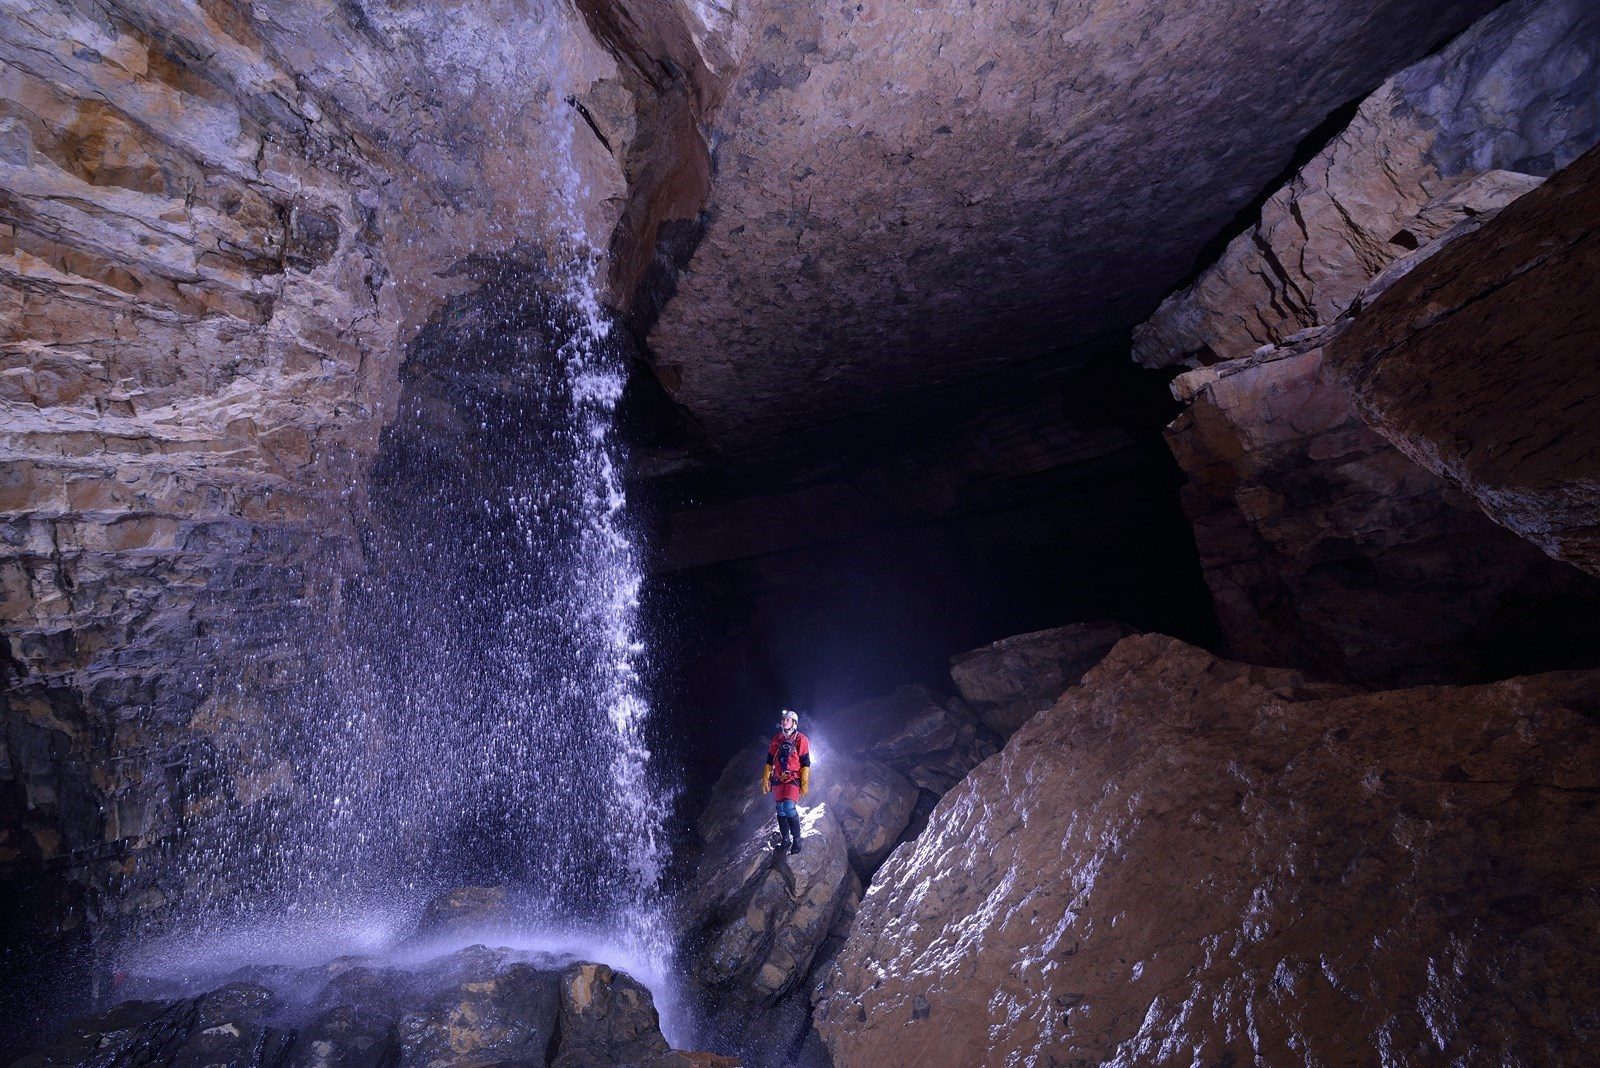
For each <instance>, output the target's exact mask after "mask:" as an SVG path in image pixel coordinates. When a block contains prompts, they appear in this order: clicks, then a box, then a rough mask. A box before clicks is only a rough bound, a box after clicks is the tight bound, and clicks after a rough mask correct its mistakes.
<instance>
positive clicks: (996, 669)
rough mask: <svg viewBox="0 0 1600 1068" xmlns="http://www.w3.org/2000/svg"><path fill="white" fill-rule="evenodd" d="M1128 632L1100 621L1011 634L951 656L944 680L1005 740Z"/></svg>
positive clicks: (1131, 632)
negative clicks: (947, 673)
mask: <svg viewBox="0 0 1600 1068" xmlns="http://www.w3.org/2000/svg"><path fill="white" fill-rule="evenodd" d="M1133 633H1134V630H1133V628H1132V627H1130V626H1127V625H1126V624H1123V623H1116V622H1112V621H1109V620H1106V621H1100V622H1095V623H1072V624H1069V625H1068V626H1065V627H1055V628H1053V629H1051V630H1038V631H1034V632H1033V633H1031V634H1017V635H1013V636H1012V637H1010V638H1002V639H1001V640H1000V641H997V642H995V643H993V644H992V645H986V646H984V647H983V648H981V649H973V650H971V651H970V652H965V653H961V654H960V655H958V656H956V657H954V658H952V659H951V661H950V677H951V678H952V679H953V680H955V684H956V689H957V690H959V691H960V692H961V696H962V697H964V698H965V699H966V701H967V703H968V704H969V705H971V706H972V707H973V708H974V709H976V710H977V713H978V715H979V716H980V717H982V719H983V722H984V725H985V726H987V727H988V728H989V729H990V730H992V731H994V732H995V733H996V734H997V735H999V736H1000V737H1002V738H1009V737H1010V736H1011V735H1012V734H1014V733H1015V732H1016V730H1017V728H1018V727H1020V726H1022V724H1023V723H1025V722H1027V720H1028V718H1029V717H1030V716H1032V715H1033V714H1034V713H1035V712H1038V711H1039V710H1041V709H1045V708H1049V707H1050V706H1051V705H1053V704H1055V703H1056V700H1057V699H1058V698H1059V697H1060V696H1061V693H1062V691H1063V690H1065V689H1066V688H1067V687H1068V686H1075V685H1077V683H1078V680H1079V679H1081V678H1083V673H1084V672H1086V671H1088V670H1089V669H1090V668H1092V667H1094V666H1095V665H1096V664H1098V663H1099V662H1100V660H1101V658H1102V657H1104V656H1105V655H1106V653H1108V652H1110V651H1111V647H1112V646H1113V645H1116V644H1117V642H1119V641H1121V640H1122V639H1123V638H1126V637H1128V635H1130V634H1133Z"/></svg>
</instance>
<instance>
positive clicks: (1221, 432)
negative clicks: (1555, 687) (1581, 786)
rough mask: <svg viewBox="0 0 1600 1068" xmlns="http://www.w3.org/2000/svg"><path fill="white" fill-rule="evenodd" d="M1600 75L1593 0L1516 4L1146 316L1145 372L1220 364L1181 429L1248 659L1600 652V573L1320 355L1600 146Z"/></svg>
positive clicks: (1223, 588) (1314, 662) (1403, 78)
mask: <svg viewBox="0 0 1600 1068" xmlns="http://www.w3.org/2000/svg"><path fill="white" fill-rule="evenodd" d="M1597 87H1600V16H1597V15H1596V13H1595V12H1594V10H1593V8H1592V5H1588V4H1580V3H1575V2H1570V0H1546V2H1543V3H1530V2H1520V0H1519V2H1517V3H1512V4H1507V5H1505V6H1504V7H1502V8H1500V9H1498V10H1497V11H1496V12H1495V13H1494V14H1493V15H1491V16H1488V17H1486V18H1485V19H1483V20H1482V21H1481V22H1480V23H1478V24H1477V25H1475V26H1474V27H1472V29H1471V30H1469V31H1468V32H1466V33H1464V34H1462V35H1461V37H1460V38H1458V39H1457V40H1455V41H1453V42H1452V43H1451V44H1450V45H1449V46H1448V47H1447V48H1445V49H1443V50H1442V51H1441V52H1440V53H1439V54H1437V55H1435V56H1430V57H1429V58H1428V59H1425V60H1423V61H1422V62H1420V63H1418V64H1416V65H1415V66H1413V67H1411V68H1408V69H1407V70H1405V71H1402V72H1401V73H1399V74H1397V75H1395V76H1394V77H1393V78H1391V79H1390V80H1389V81H1388V82H1386V83H1385V84H1384V85H1383V86H1382V87H1380V88H1379V89H1378V90H1377V91H1376V92H1374V93H1373V94H1372V95H1371V96H1370V97H1369V98H1368V99H1367V100H1365V101H1364V102H1363V103H1362V104H1361V106H1360V108H1359V109H1358V110H1357V111H1356V114H1355V116H1354V118H1353V119H1352V120H1351V122H1350V124H1349V126H1348V127H1347V128H1346V129H1344V130H1343V131H1342V132H1340V133H1339V134H1338V135H1337V136H1335V137H1334V138H1333V140H1332V141H1331V142H1330V143H1329V144H1328V146H1327V147H1326V148H1324V149H1323V150H1322V151H1321V152H1320V153H1319V154H1318V155H1317V156H1316V157H1315V158H1313V159H1312V161H1311V162H1310V163H1308V164H1307V165H1306V166H1305V167H1304V168H1302V169H1301V170H1300V172H1299V173H1298V174H1297V175H1296V176H1295V178H1294V179H1293V180H1292V181H1290V182H1289V184H1288V185H1286V186H1284V187H1283V188H1282V189H1280V190H1279V191H1278V192H1277V193H1276V194H1274V195H1273V196H1272V197H1271V198H1270V199H1269V200H1268V201H1267V203H1266V204H1265V206H1264V207H1263V209H1262V212H1261V217H1260V219H1259V221H1258V222H1257V223H1256V224H1255V226H1254V227H1253V228H1252V229H1251V230H1250V231H1249V232H1247V233H1246V234H1244V235H1242V236H1241V237H1239V238H1238V239H1236V240H1235V241H1234V242H1233V243H1232V244H1230V245H1229V246H1228V248H1227V249H1226V251H1225V252H1224V253H1223V254H1222V257H1221V259H1220V260H1219V261H1218V263H1217V264H1215V265H1214V266H1212V267H1211V268H1208V269H1207V270H1206V271H1205V272H1204V273H1203V274H1202V275H1201V276H1200V278H1199V279H1198V280H1197V281H1196V282H1195V283H1194V284H1193V285H1192V286H1190V287H1188V288H1187V289H1185V290H1183V291H1181V292H1179V293H1177V294H1174V295H1173V296H1172V297H1171V298H1169V299H1168V301H1167V302H1166V303H1165V304H1164V305H1163V306H1162V308H1161V310H1160V311H1159V312H1158V313H1157V314H1156V316H1154V317H1153V318H1152V319H1151V320H1150V321H1149V322H1148V323H1147V324H1145V325H1144V326H1143V327H1141V328H1140V330H1139V331H1137V332H1136V338H1135V347H1134V348H1135V352H1134V354H1135V358H1136V359H1138V360H1140V361H1141V362H1143V363H1145V364H1147V365H1152V366H1171V365H1175V364H1189V365H1191V366H1193V365H1195V364H1198V363H1207V364H1214V365H1215V366H1214V367H1211V368H1208V369H1203V370H1198V371H1194V372H1191V373H1189V374H1187V375H1184V376H1181V377H1180V378H1179V379H1178V380H1177V381H1176V382H1175V383H1174V395H1175V396H1176V397H1177V398H1178V399H1179V400H1180V401H1181V402H1183V403H1185V404H1186V405H1187V406H1188V407H1187V410H1186V411H1185V412H1184V413H1183V414H1182V415H1180V416H1179V417H1178V419H1177V420H1176V421H1174V422H1173V423H1172V425H1171V426H1170V427H1169V429H1168V432H1167V441H1168V444H1169V445H1170V446H1171V448H1172V451H1173V454H1174V455H1175V456H1176V457H1177V459H1178V462H1179V464H1180V466H1182V468H1183V469H1184V473H1185V474H1186V475H1187V476H1188V479H1189V483H1188V485H1187V486H1186V487H1185V488H1184V490H1183V501H1184V508H1185V511H1186V512H1187V513H1188V515H1189V517H1190V519H1191V521H1192V522H1193V524H1194V528H1195V541H1196V545H1197V546H1198V548H1199V550H1200V556H1201V564H1202V567H1203V568H1204V570H1205V576H1206V583H1207V585H1208V586H1209V587H1210V589H1211V592H1212V596H1213V600H1214V603H1215V605H1216V609H1217V615H1218V619H1219V622H1220V623H1221V624H1222V627H1223V630H1224V631H1225V633H1226V635H1227V638H1228V645H1229V648H1230V649H1231V650H1232V652H1233V653H1234V654H1235V655H1237V656H1240V657H1242V658H1245V659H1248V660H1251V661H1254V662H1257V663H1272V664H1292V665H1295V666H1299V667H1304V668H1307V669H1310V670H1315V671H1318V672H1320V673H1322V674H1324V675H1325V676H1329V677H1336V678H1343V679H1350V680H1355V681H1361V682H1365V683H1368V684H1376V685H1396V684H1408V683H1416V682H1443V681H1474V680H1479V679H1483V678H1492V677H1503V676H1504V675H1506V674H1514V673H1522V672H1527V671H1538V670H1546V669H1548V668H1550V667H1554V666H1572V665H1578V664H1591V663H1594V657H1593V655H1592V653H1591V652H1590V650H1592V649H1593V648H1595V647H1596V646H1595V638H1596V634H1597V633H1600V586H1595V585H1594V584H1592V583H1589V582H1586V581H1583V580H1582V579H1581V578H1580V577H1578V576H1576V575H1574V574H1569V573H1565V572H1563V571H1562V570H1561V569H1560V568H1552V567H1549V566H1548V565H1546V564H1545V563H1544V562H1542V561H1539V560H1537V559H1535V558H1533V557H1532V556H1531V555H1530V554H1529V553H1527V552H1526V551H1525V550H1524V548H1523V547H1522V546H1519V545H1517V544H1515V543H1514V542H1513V541H1511V540H1510V539H1507V538H1504V537H1502V536H1500V534H1499V532H1497V531H1494V530H1492V529H1490V528H1489V526H1488V525H1487V524H1486V523H1485V522H1484V520H1483V517H1482V515H1480V514H1479V512H1478V509H1477V508H1476V507H1475V506H1474V503H1473V502H1472V500H1471V499H1469V497H1468V496H1467V495H1466V494H1463V493H1459V492H1455V491H1452V489H1451V488H1450V487H1449V486H1448V484H1447V483H1446V482H1445V481H1444V480H1442V479H1440V478H1438V477H1437V476H1436V475H1433V474H1432V473H1431V472H1430V471H1429V470H1428V467H1429V464H1428V463H1427V462H1425V461H1423V462H1419V461H1421V456H1420V454H1418V453H1417V452H1416V450H1412V452H1411V453H1410V455H1409V458H1408V455H1406V454H1403V453H1402V451H1401V450H1399V449H1396V448H1395V446H1394V444H1393V443H1392V442H1390V441H1388V440H1385V438H1384V436H1383V435H1382V434H1380V433H1375V432H1374V431H1373V429H1372V428H1371V427H1370V426H1369V425H1368V421H1367V419H1365V418H1363V415H1362V414H1360V413H1358V412H1357V410H1356V408H1355V407H1354V406H1353V403H1352V400H1353V398H1352V396H1351V394H1350V393H1349V392H1348V391H1347V389H1346V388H1345V387H1344V385H1342V384H1341V383H1340V382H1339V381H1338V380H1336V378H1335V376H1334V375H1333V374H1332V373H1330V366H1331V365H1328V364H1326V363H1325V359H1324V353H1325V352H1326V351H1330V346H1338V345H1340V344H1341V343H1340V342H1339V341H1337V340H1336V339H1337V338H1339V337H1340V335H1341V334H1343V333H1344V332H1346V331H1347V330H1349V329H1350V328H1351V325H1352V323H1355V324H1356V326H1357V328H1358V329H1359V328H1360V327H1359V324H1360V323H1361V320H1362V319H1363V318H1364V316H1365V314H1366V310H1367V306H1368V305H1370V304H1372V303H1373V302H1374V301H1377V300H1379V299H1380V297H1379V294H1381V293H1383V292H1385V291H1386V290H1387V289H1389V288H1391V287H1393V286H1394V285H1397V284H1401V283H1402V282H1403V281H1404V279H1405V278H1407V277H1408V275H1409V273H1410V272H1413V271H1416V270H1422V271H1424V272H1427V271H1430V270H1432V268H1430V267H1429V266H1428V265H1429V264H1430V263H1432V262H1433V261H1434V260H1435V259H1436V258H1437V257H1438V256H1439V255H1443V254H1444V253H1445V252H1448V251H1449V250H1450V249H1451V248H1453V247H1454V244H1455V242H1457V241H1460V240H1464V239H1466V237H1468V236H1470V235H1471V234H1472V233H1473V232H1474V231H1475V230H1477V229H1478V228H1480V227H1485V226H1488V225H1492V223H1491V222H1490V220H1493V219H1494V218H1495V217H1496V215H1497V213H1499V212H1501V211H1502V210H1509V209H1505V205H1506V204H1508V203H1512V202H1513V201H1516V200H1517V198H1518V197H1521V196H1524V195H1528V192H1529V190H1531V189H1536V188H1537V186H1538V184H1539V181H1540V180H1541V179H1540V178H1539V177H1538V176H1539V175H1545V174H1549V173H1551V171H1553V170H1554V169H1555V168H1557V167H1559V166H1561V165H1562V164H1564V163H1565V162H1567V161H1568V160H1570V159H1572V158H1573V157H1574V156H1575V155H1577V154H1578V153H1580V152H1582V151H1583V150H1584V149H1586V148H1587V147H1588V146H1589V145H1591V144H1593V143H1594V142H1595V140H1596V139H1600V112H1597V111H1596V109H1595V105H1594V100H1595V98H1596V89H1597ZM1530 172H1531V173H1530ZM1513 206H1514V205H1513ZM1458 255H1459V254H1458ZM1455 262H1459V260H1457V261H1455ZM1444 377H1450V378H1452V380H1454V376H1453V375H1451V376H1444ZM1419 381H1420V379H1419Z"/></svg>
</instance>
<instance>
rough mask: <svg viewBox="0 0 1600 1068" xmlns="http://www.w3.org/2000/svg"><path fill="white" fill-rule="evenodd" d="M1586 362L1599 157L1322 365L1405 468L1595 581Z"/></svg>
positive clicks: (1400, 296) (1593, 337) (1463, 240)
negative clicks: (1432, 477) (1413, 467)
mask: <svg viewBox="0 0 1600 1068" xmlns="http://www.w3.org/2000/svg"><path fill="white" fill-rule="evenodd" d="M1592 14H1593V16H1594V18H1593V21H1594V22H1595V23H1596V24H1597V26H1600V10H1596V11H1594V12H1592ZM1596 36H1597V37H1600V28H1597V30H1596ZM1595 48H1596V50H1597V51H1600V44H1596V45H1595ZM1597 351H1600V148H1597V149H1594V150H1591V151H1590V152H1588V153H1586V154H1585V155H1584V156H1583V157H1582V158H1581V159H1579V160H1578V161H1576V162H1575V163H1573V164H1572V165H1571V166H1570V167H1568V168H1566V169H1565V170H1563V171H1561V172H1560V173H1558V174H1557V175H1556V176H1555V177H1553V178H1551V179H1550V180H1549V181H1548V182H1546V183H1545V184H1544V186H1542V187H1541V188H1539V189H1538V190H1536V191H1535V192H1532V193H1530V194H1528V195H1527V196H1526V197H1524V198H1523V199H1521V200H1519V201H1517V202H1516V203H1515V204H1512V205H1511V206H1510V207H1508V208H1506V209H1505V210H1504V211H1503V212H1501V213H1500V214H1499V216H1498V217H1497V218H1495V219H1494V220H1492V221H1490V222H1487V223H1485V224H1484V225H1483V226H1482V227H1481V228H1480V229H1478V230H1476V231H1475V232H1473V233H1469V234H1465V235H1463V236H1461V237H1460V238H1458V239H1457V240H1455V241H1453V242H1451V243H1450V244H1449V245H1448V246H1447V247H1446V248H1444V249H1443V250H1441V251H1440V252H1439V253H1438V254H1437V255H1435V256H1433V257H1432V258H1430V259H1429V260H1427V262H1425V263H1421V264H1419V265H1418V266H1416V267H1415V268H1414V269H1413V270H1412V271H1411V272H1409V273H1408V274H1406V276H1405V277H1403V278H1400V279H1398V280H1396V281H1395V282H1394V283H1393V284H1392V285H1391V286H1389V287H1388V288H1387V289H1386V290H1385V291H1384V292H1383V293H1382V295H1380V296H1378V297H1376V299H1374V300H1372V301H1370V302H1368V303H1366V306H1364V307H1363V308H1361V310H1360V313H1359V314H1358V315H1356V316H1355V318H1354V321H1353V322H1352V323H1351V324H1350V325H1349V328H1348V329H1347V330H1345V331H1344V332H1343V333H1342V334H1341V335H1340V336H1339V338H1338V339H1337V340H1335V341H1333V342H1331V343H1330V344H1329V346H1328V362H1329V365H1330V367H1331V368H1332V369H1333V371H1334V372H1335V374H1336V375H1337V376H1338V378H1339V380H1340V382H1341V384H1342V385H1344V386H1345V387H1346V388H1348V389H1349V390H1350V391H1351V393H1352V394H1353V395H1354V397H1355V403H1356V406H1357V408H1358V409H1359V410H1360V412H1361V413H1362V415H1364V416H1365V417H1367V418H1368V419H1370V420H1371V422H1372V424H1373V426H1374V427H1376V429H1377V431H1378V432H1379V433H1380V434H1382V435H1383V437H1384V438H1386V439H1387V440H1388V441H1389V442H1390V443H1392V444H1393V445H1394V446H1395V447H1397V448H1398V449H1400V450H1401V451H1403V452H1404V453H1405V454H1406V456H1408V457H1410V458H1411V459H1412V460H1413V461H1415V462H1416V463H1417V464H1419V465H1421V466H1422V467H1425V468H1426V469H1428V470H1429V471H1431V472H1434V473H1435V474H1437V475H1438V476H1439V477H1441V478H1443V479H1446V480H1448V481H1449V482H1450V483H1451V484H1452V485H1453V486H1456V487H1458V488H1459V489H1460V490H1461V491H1463V492H1464V493H1466V494H1469V495H1470V496H1471V498H1472V500H1473V501H1474V502H1476V504H1477V506H1478V507H1480V508H1482V509H1483V511H1484V513H1486V514H1487V515H1488V516H1489V517H1490V518H1492V519H1494V520H1495V521H1496V522H1498V523H1500V524H1501V525H1503V526H1505V527H1506V528H1508V529H1509V530H1512V531H1514V532H1516V533H1517V534H1518V535H1520V536H1521V537H1523V538H1526V539H1527V540H1528V541H1529V542H1531V543H1532V544H1534V545H1536V546H1538V547H1539V548H1540V549H1542V550H1544V551H1545V552H1546V553H1548V554H1550V555H1551V556H1553V557H1555V558H1557V559H1560V560H1565V561H1567V562H1569V563H1571V564H1573V565H1576V566H1577V567H1579V568H1582V569H1583V570H1585V571H1587V572H1589V573H1590V574H1591V575H1600V534H1597V531H1600V369H1597V365H1596V360H1595V354H1596V352H1597Z"/></svg>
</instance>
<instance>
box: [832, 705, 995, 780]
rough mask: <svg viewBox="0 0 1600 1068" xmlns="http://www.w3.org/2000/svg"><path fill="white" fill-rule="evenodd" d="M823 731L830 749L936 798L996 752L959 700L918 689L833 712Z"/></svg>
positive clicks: (989, 737)
mask: <svg viewBox="0 0 1600 1068" xmlns="http://www.w3.org/2000/svg"><path fill="white" fill-rule="evenodd" d="M829 732H830V738H831V745H832V746H833V747H834V748H836V749H845V750H847V751H848V752H851V753H859V754H861V755H863V756H866V757H870V758H871V759H873V760H877V761H881V762H882V763H884V764H887V765H889V767H891V768H894V769H895V770H896V771H898V772H900V774H902V775H904V776H905V777H906V778H907V779H909V780H911V782H912V783H914V784H916V785H917V786H918V787H920V788H921V789H924V790H931V791H933V792H934V793H936V794H942V793H944V792H945V791H946V790H948V789H950V787H952V786H954V785H955V784H956V783H957V782H959V781H960V780H961V777H962V776H963V775H965V774H966V773H967V772H968V771H969V770H971V769H972V768H973V767H974V766H976V765H977V763H978V762H979V761H981V760H983V759H984V758H985V757H988V756H989V755H990V754H992V753H993V752H994V751H995V749H996V748H997V747H996V745H995V739H994V737H993V736H992V734H991V733H990V731H989V729H988V728H987V727H985V726H984V725H983V724H982V723H981V722H980V721H979V719H978V717H977V715H976V714H974V713H973V711H972V710H971V709H970V708H968V707H967V706H966V705H965V703H963V702H962V701H961V700H960V699H959V698H949V697H944V696H942V695H940V694H937V693H935V692H934V691H932V690H931V689H929V688H928V687H926V686H921V685H916V686H901V687H900V688H899V689H897V690H895V691H894V692H893V693H891V694H889V695H888V696H886V697H879V698H876V699H874V700H871V701H863V702H862V703H861V704H858V705H852V706H850V707H849V708H846V709H843V710H842V711H839V712H837V713H834V714H833V715H832V716H830V717H829Z"/></svg>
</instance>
